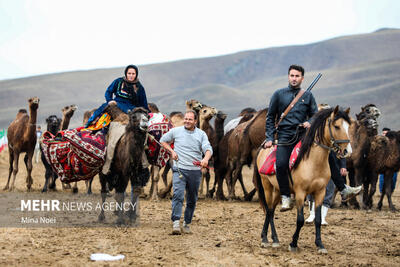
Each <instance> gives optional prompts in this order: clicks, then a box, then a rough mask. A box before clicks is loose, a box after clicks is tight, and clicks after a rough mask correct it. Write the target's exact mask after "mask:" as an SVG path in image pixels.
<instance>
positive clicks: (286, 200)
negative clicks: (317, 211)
mask: <svg viewBox="0 0 400 267" xmlns="http://www.w3.org/2000/svg"><path fill="white" fill-rule="evenodd" d="M293 206H294V200H293V199H292V198H291V197H290V196H285V195H283V196H282V206H281V212H283V211H287V210H291V209H293Z"/></svg>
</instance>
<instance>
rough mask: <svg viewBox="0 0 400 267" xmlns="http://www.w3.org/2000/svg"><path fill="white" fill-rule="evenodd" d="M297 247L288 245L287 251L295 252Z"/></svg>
mask: <svg viewBox="0 0 400 267" xmlns="http://www.w3.org/2000/svg"><path fill="white" fill-rule="evenodd" d="M297 251H298V248H297V247H292V246H291V245H289V252H297Z"/></svg>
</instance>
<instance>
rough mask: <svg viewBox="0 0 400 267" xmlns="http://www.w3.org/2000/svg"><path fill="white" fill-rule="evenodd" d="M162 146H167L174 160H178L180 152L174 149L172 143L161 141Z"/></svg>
mask: <svg viewBox="0 0 400 267" xmlns="http://www.w3.org/2000/svg"><path fill="white" fill-rule="evenodd" d="M160 143H161V145H162V147H163V148H165V149H166V150H167V151H168V152H169V153H170V154H171V157H172V159H173V160H178V154H176V152H175V151H174V150H173V149H172V147H171V145H170V144H168V143H167V142H160Z"/></svg>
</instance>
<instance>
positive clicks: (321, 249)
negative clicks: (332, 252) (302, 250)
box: [318, 248, 328, 254]
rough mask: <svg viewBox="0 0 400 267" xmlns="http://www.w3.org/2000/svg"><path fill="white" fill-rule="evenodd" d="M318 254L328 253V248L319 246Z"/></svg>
mask: <svg viewBox="0 0 400 267" xmlns="http://www.w3.org/2000/svg"><path fill="white" fill-rule="evenodd" d="M318 254H328V250H326V248H319V249H318Z"/></svg>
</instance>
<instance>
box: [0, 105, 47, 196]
mask: <svg viewBox="0 0 400 267" xmlns="http://www.w3.org/2000/svg"><path fill="white" fill-rule="evenodd" d="M39 101H40V100H39V98H38V97H32V98H30V99H29V100H28V103H29V115H28V113H27V111H26V109H20V110H19V111H18V113H17V116H16V118H15V120H14V121H13V122H11V124H10V126H8V129H7V139H8V153H9V161H10V169H9V173H8V180H7V184H6V186H5V187H4V190H7V189H9V190H10V191H12V190H13V189H14V184H15V178H16V176H17V173H18V161H19V155H20V154H21V153H24V152H25V153H26V154H25V157H24V162H25V166H26V170H27V172H28V174H27V177H26V187H27V188H28V191H30V190H31V186H32V183H33V180H32V176H31V174H32V157H33V153H34V151H35V145H36V139H37V138H36V118H37V110H38V108H39ZM11 174H13V180H12V183H11V186H9V185H10V178H11Z"/></svg>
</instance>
